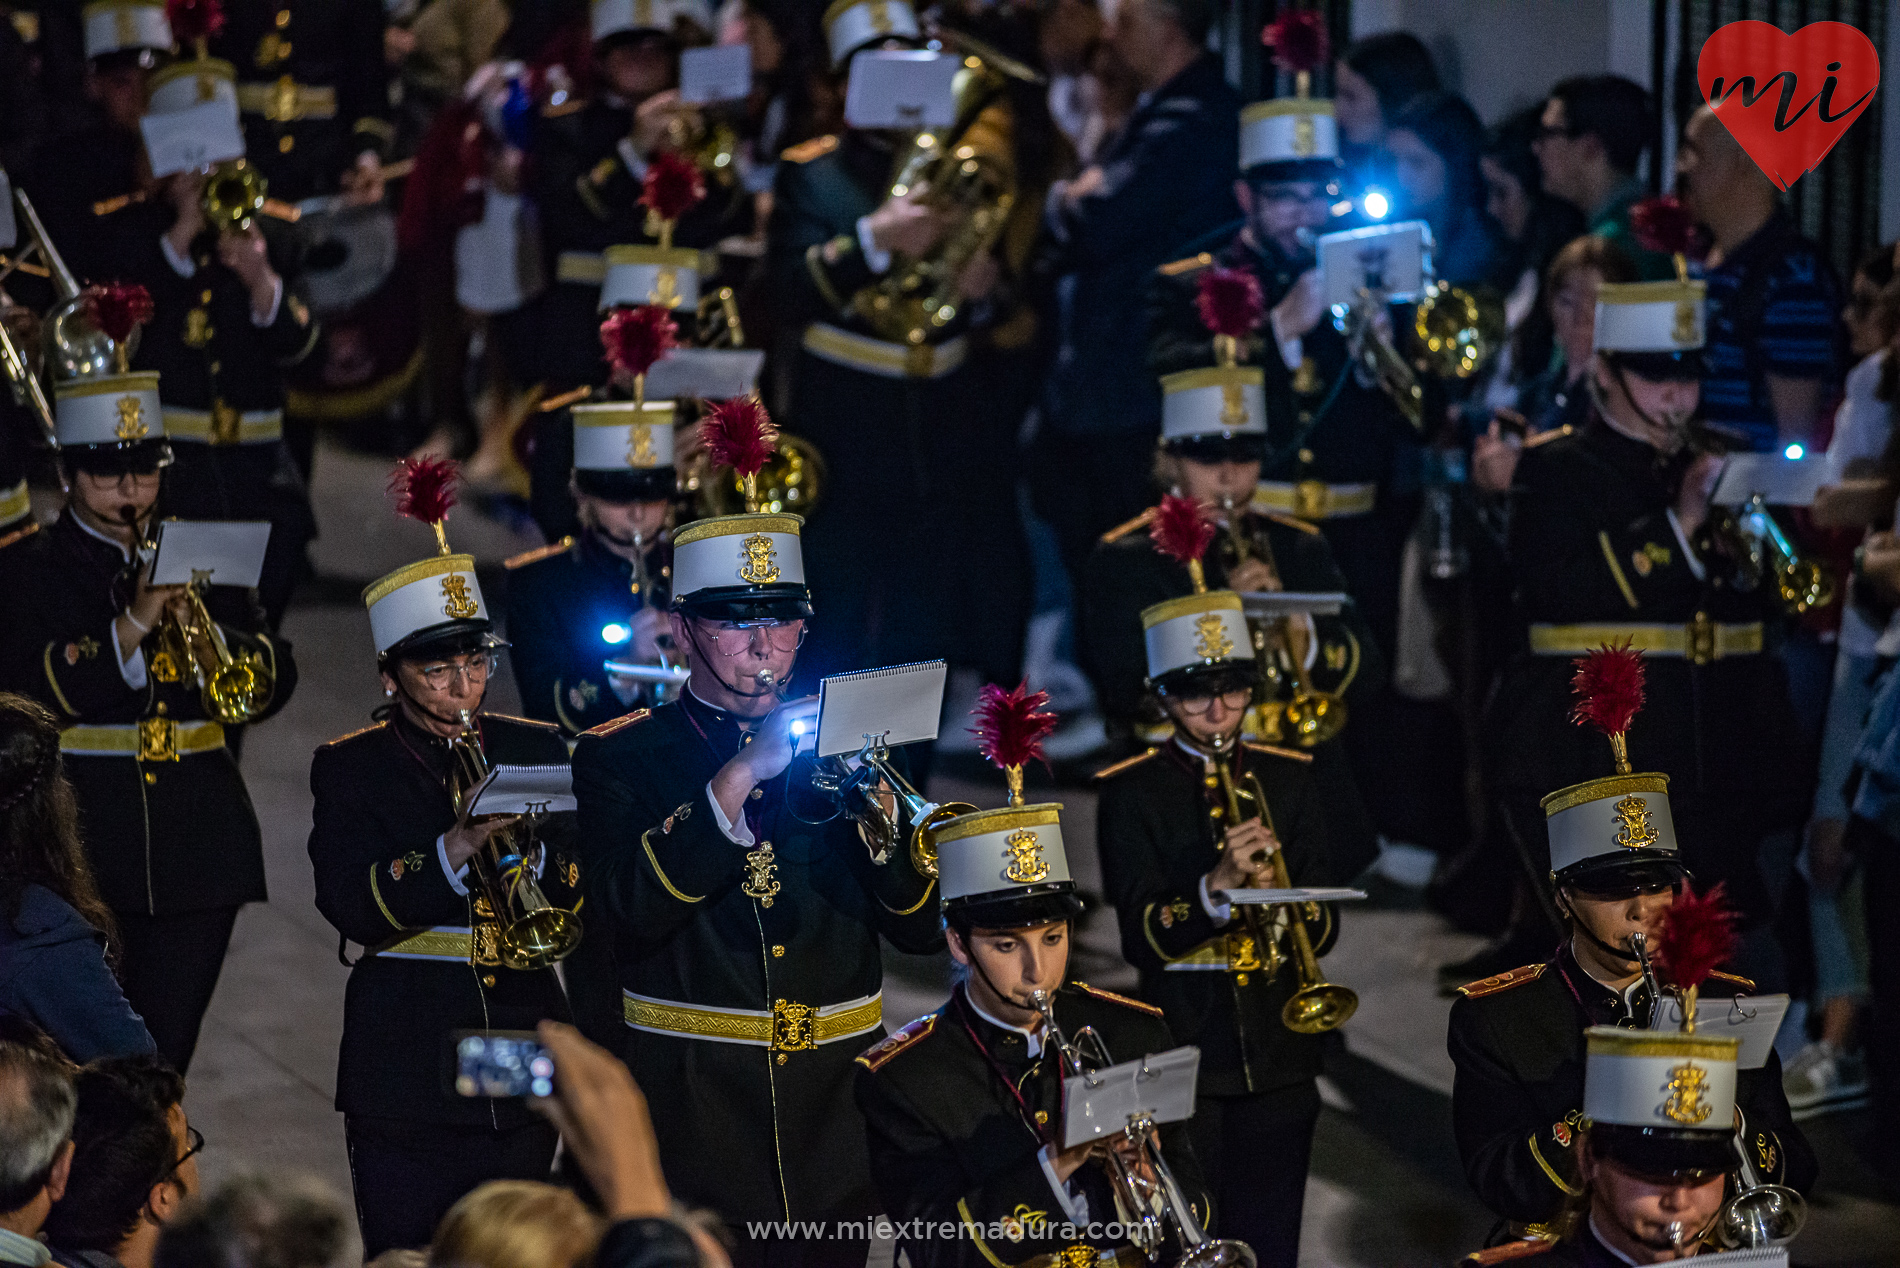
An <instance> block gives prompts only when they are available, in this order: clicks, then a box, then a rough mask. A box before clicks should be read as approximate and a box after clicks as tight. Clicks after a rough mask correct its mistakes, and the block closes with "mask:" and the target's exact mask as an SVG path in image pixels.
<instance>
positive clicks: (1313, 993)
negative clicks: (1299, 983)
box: [1280, 982, 1359, 1035]
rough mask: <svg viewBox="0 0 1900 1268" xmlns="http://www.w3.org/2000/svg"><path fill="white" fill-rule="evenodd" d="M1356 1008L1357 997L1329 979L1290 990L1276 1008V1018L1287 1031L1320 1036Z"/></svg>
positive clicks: (1334, 1026) (1338, 1025)
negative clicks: (1278, 1018) (1281, 1003)
mask: <svg viewBox="0 0 1900 1268" xmlns="http://www.w3.org/2000/svg"><path fill="white" fill-rule="evenodd" d="M1358 1011H1359V996H1358V995H1357V994H1356V993H1354V992H1353V991H1352V990H1351V989H1349V988H1347V987H1344V986H1340V985H1337V984H1336V983H1333V982H1316V983H1314V984H1313V985H1311V986H1309V987H1306V988H1305V989H1304V990H1301V991H1297V992H1295V993H1294V996H1293V998H1292V999H1290V1000H1288V1001H1287V1002H1286V1006H1285V1007H1284V1008H1282V1009H1281V1010H1280V1021H1281V1022H1282V1023H1283V1024H1284V1025H1285V1026H1286V1028H1287V1029H1288V1030H1291V1031H1293V1032H1295V1033H1296V1034H1302V1035H1323V1034H1325V1033H1326V1032H1327V1031H1329V1030H1337V1029H1339V1028H1340V1027H1341V1026H1343V1025H1345V1024H1346V1023H1347V1022H1348V1021H1350V1020H1352V1015H1353V1014H1354V1013H1356V1012H1358Z"/></svg>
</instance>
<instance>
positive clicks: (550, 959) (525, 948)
mask: <svg viewBox="0 0 1900 1268" xmlns="http://www.w3.org/2000/svg"><path fill="white" fill-rule="evenodd" d="M580 944H581V918H580V917H579V916H578V915H576V914H575V913H573V912H571V911H567V910H565V909H563V908H560V907H538V908H536V909H534V910H532V911H529V912H527V913H526V914H525V915H523V916H522V917H521V918H520V919H518V920H515V921H512V922H511V923H509V924H508V925H507V926H505V927H504V928H503V929H502V932H501V938H500V946H499V947H498V951H499V953H500V955H501V962H502V964H504V965H505V966H507V967H508V968H511V969H545V968H546V967H548V965H550V964H553V963H554V962H555V961H556V960H561V959H565V958H566V957H567V956H569V955H571V954H573V952H574V949H575V948H576V947H578V946H580Z"/></svg>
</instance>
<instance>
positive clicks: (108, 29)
mask: <svg viewBox="0 0 1900 1268" xmlns="http://www.w3.org/2000/svg"><path fill="white" fill-rule="evenodd" d="M79 13H80V19H79V20H80V23H81V24H82V25H83V26H84V28H85V37H86V56H87V57H88V58H93V57H104V56H106V55H107V54H108V53H130V52H135V51H149V52H154V53H169V52H171V48H172V24H171V23H170V22H169V21H168V20H167V19H166V17H165V3H164V0H94V2H93V3H92V4H88V5H87V6H85V8H83V9H81V10H80V11H79Z"/></svg>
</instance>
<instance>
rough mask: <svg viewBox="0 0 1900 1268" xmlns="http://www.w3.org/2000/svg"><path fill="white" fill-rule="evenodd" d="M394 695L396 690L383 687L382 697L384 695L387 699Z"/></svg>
mask: <svg viewBox="0 0 1900 1268" xmlns="http://www.w3.org/2000/svg"><path fill="white" fill-rule="evenodd" d="M395 694H396V689H395V688H394V687H384V688H383V695H384V696H385V697H389V696H394V695H395Z"/></svg>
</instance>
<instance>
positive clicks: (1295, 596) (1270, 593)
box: [1240, 590, 1346, 616]
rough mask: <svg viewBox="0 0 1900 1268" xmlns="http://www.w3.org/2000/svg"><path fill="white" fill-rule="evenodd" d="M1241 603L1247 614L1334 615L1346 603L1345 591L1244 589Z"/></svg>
mask: <svg viewBox="0 0 1900 1268" xmlns="http://www.w3.org/2000/svg"><path fill="white" fill-rule="evenodd" d="M1240 606H1241V609H1242V610H1243V611H1244V612H1246V614H1247V615H1248V616H1334V615H1336V614H1337V613H1338V612H1339V611H1340V609H1342V608H1344V607H1345V606H1346V592H1345V591H1343V590H1314V591H1303V590H1243V591H1241V594H1240Z"/></svg>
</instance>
